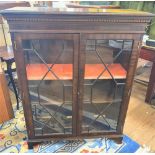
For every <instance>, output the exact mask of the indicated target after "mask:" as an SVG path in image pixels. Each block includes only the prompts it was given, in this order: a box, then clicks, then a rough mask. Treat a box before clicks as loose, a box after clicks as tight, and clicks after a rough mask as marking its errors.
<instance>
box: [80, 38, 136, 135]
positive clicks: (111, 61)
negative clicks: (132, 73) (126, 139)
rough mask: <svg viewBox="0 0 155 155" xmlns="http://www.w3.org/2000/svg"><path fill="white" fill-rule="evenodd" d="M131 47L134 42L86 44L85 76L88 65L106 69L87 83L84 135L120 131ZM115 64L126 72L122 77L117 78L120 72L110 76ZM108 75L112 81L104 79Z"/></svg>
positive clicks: (84, 105) (96, 42) (85, 81)
mask: <svg viewBox="0 0 155 155" xmlns="http://www.w3.org/2000/svg"><path fill="white" fill-rule="evenodd" d="M132 44H133V41H132V40H95V39H94V40H87V44H86V50H85V74H86V72H87V68H86V65H88V64H96V63H97V64H101V65H102V66H103V69H102V71H101V72H100V73H99V74H98V75H97V78H95V79H91V80H88V79H86V78H85V80H84V86H83V87H84V95H83V108H82V109H83V115H82V118H83V119H82V120H83V122H82V132H83V133H91V132H103V131H105V132H106V131H116V130H117V121H118V117H119V109H120V105H121V103H122V97H123V90H124V87H125V81H126V74H127V68H128V60H129V58H130V54H131V50H132ZM116 64H119V65H121V66H122V69H123V70H125V72H123V73H125V74H124V75H123V76H122V75H120V76H118V73H119V72H120V70H117V68H116V72H111V70H110V67H111V66H114V65H115V66H116ZM105 72H106V74H107V73H108V74H109V75H108V77H109V78H106V79H104V78H101V77H103V76H104V74H105ZM115 73H117V74H115ZM120 73H122V72H120ZM116 75H117V76H116Z"/></svg>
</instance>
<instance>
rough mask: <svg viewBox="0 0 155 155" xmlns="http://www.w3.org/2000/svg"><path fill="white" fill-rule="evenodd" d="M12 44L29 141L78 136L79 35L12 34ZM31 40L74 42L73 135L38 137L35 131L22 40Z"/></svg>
mask: <svg viewBox="0 0 155 155" xmlns="http://www.w3.org/2000/svg"><path fill="white" fill-rule="evenodd" d="M11 37H12V42H13V48H14V55H15V61H16V64H17V65H16V66H17V67H16V68H17V74H18V81H19V83H18V84H19V86H20V89H21V96H22V102H23V108H24V116H25V122H26V127H27V132H28V139H38V138H43V137H45V138H47V137H48V138H49V137H51V138H63V137H64V138H67V137H75V136H76V134H77V133H76V128H77V123H76V120H77V94H78V92H77V91H78V53H79V35H78V34H61V33H50V34H46V33H41V32H40V33H24V32H23V33H12V34H11ZM24 39H25V40H26V39H27V40H29V39H63V40H72V41H73V88H72V92H73V98H72V99H73V103H72V134H53V135H51V134H47V135H43V136H42V135H41V136H36V135H35V131H34V122H33V117H32V116H33V115H32V110H31V109H32V108H31V103H30V97H29V91H28V80H27V74H26V66H25V60H24V50H23V48H22V40H24Z"/></svg>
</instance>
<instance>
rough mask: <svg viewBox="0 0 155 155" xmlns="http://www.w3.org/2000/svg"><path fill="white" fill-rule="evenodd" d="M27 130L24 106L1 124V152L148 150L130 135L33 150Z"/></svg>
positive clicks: (52, 144)
mask: <svg viewBox="0 0 155 155" xmlns="http://www.w3.org/2000/svg"><path fill="white" fill-rule="evenodd" d="M26 137H27V132H26V128H25V120H24V115H23V108H22V107H20V110H18V111H17V110H15V118H14V119H12V120H10V121H8V122H6V123H4V124H1V125H0V152H2V153H19V152H20V153H30V152H32V153H33V152H39V153H49V152H51V153H54V152H56V153H58V152H59V153H105V152H110V153H114V152H121V153H134V152H146V150H145V149H143V148H142V147H140V145H139V144H138V143H136V142H135V141H133V140H132V139H130V138H129V137H127V136H125V135H124V137H123V143H122V144H116V143H115V142H114V141H112V140H105V139H100V138H98V139H84V140H83V141H79V140H75V141H69V140H62V141H51V142H47V143H43V144H40V145H35V146H34V149H33V150H28V146H27V142H26V140H25V139H26Z"/></svg>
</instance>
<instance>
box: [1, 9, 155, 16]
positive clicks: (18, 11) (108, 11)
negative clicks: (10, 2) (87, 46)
mask: <svg viewBox="0 0 155 155" xmlns="http://www.w3.org/2000/svg"><path fill="white" fill-rule="evenodd" d="M3 13H5V14H8V13H9V14H10V13H12V14H32V13H33V14H45V15H47V14H83V15H85V14H92V15H94V13H96V14H102V15H106V14H110V15H114V16H115V15H118V14H119V15H122V16H126V15H139V16H146V17H147V16H154V15H153V14H151V13H148V12H143V11H136V10H132V9H102V8H101V9H98V8H50V7H34V8H32V7H14V8H11V9H6V10H3V11H2V14H3Z"/></svg>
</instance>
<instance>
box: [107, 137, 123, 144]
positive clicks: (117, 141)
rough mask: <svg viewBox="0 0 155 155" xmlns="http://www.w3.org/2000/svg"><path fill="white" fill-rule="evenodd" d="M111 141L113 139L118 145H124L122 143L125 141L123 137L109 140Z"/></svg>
mask: <svg viewBox="0 0 155 155" xmlns="http://www.w3.org/2000/svg"><path fill="white" fill-rule="evenodd" d="M109 139H112V140H113V141H114V142H115V143H117V144H122V141H123V137H118V138H109Z"/></svg>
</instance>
